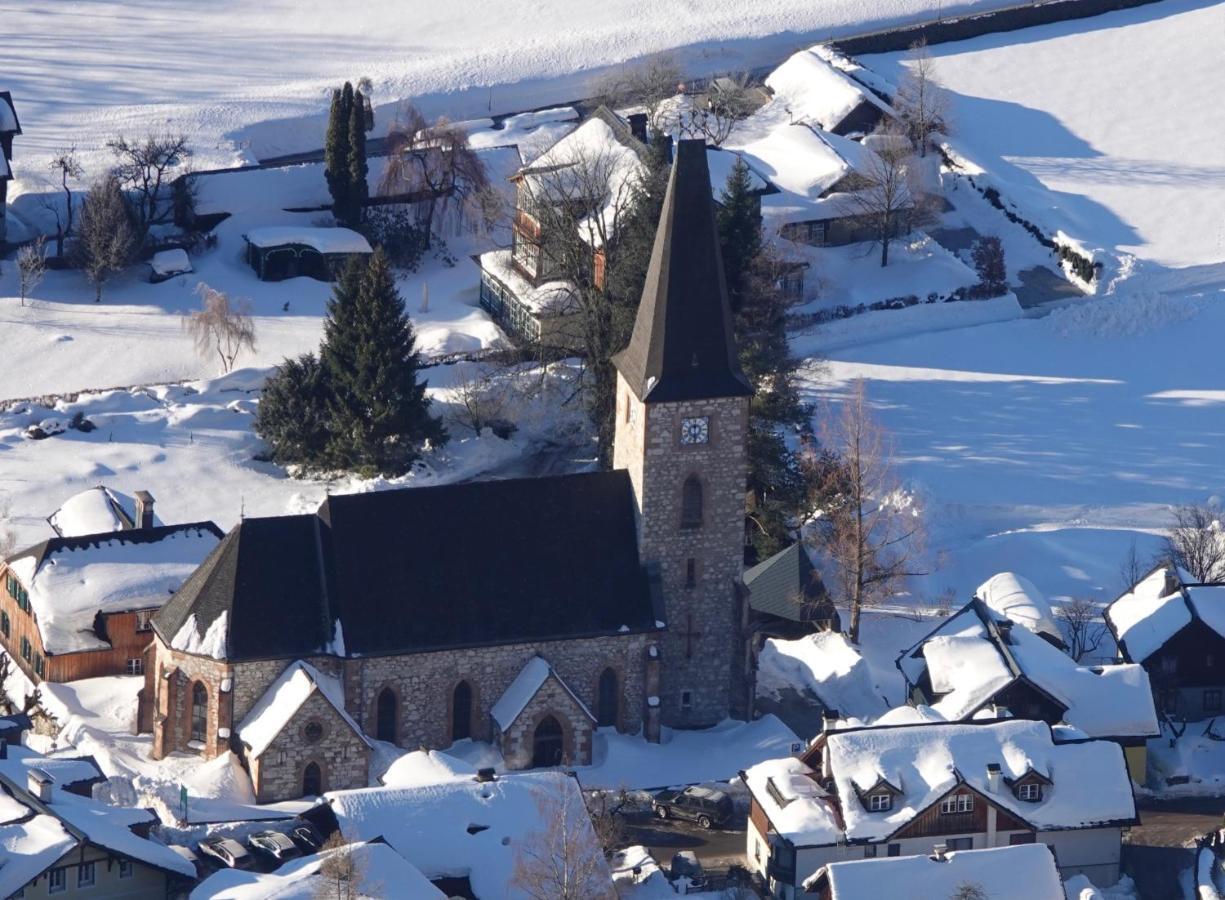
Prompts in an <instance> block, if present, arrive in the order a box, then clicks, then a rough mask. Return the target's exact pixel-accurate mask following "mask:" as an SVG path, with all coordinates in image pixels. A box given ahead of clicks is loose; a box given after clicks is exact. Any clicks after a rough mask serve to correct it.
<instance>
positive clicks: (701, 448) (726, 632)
mask: <svg viewBox="0 0 1225 900" xmlns="http://www.w3.org/2000/svg"><path fill="white" fill-rule="evenodd" d="M700 416H706V417H709V420H710V432H709V440H708V441H707V443H705V444H682V443H681V420H682V419H685V418H691V417H700ZM747 424H748V399H747V398H745V397H727V398H715V399H709V400H695V401H689V402H678V403H650V404H644V403H643V402H642V401H641V400H639V399H638V398H637V397H636V396H635V395H634V393H633V391H631V390H630V388H629V386H628V385H627V384H626V382H625V380H624V378H623V377H621V376H620V375H618V378H617V433H616V445H615V448H614V455H613V466H614V467H615V468H624V469H628V470H629V473H630V480H631V481H632V483H633V485H634V494H635V497H636V499H637V502H638V516H639V521H638V543H639V552H640V554H641V557H642V561H643V563H644V564H648V565H650V564H655V565H657V566H658V570H659V575H660V583H661V588H662V592H663V597H664V603H665V607H666V609H667V616H668V629H667V632H666V634H665V635H663V636H662V637H661V640H660V651H661V655H662V659H661V682H662V683H661V696H660V703H661V712H662V718H663V722H664V724H665V725H671V726H674V727H681V728H698V727H704V726H708V725H713V724H715V723H716V722H718V721H719V720H721V719H723V718H725V717H726V716H728V715H729V713H731V712H733V711H741V710H743V709H744V708H745V701H744V698H742V697H739V696H736V697H733V696H732V690H733V685H736V686H738V688H739V690H738V691H737V692H738V693H739V692H740V691H742V690H743V687H742V686H743V685H744V683H745V678H744V673H745V666H746V662H745V642H744V636H743V635H742V633H741V631H742V622H743V608H742V607H743V605H744V603H743V598H742V596H741V593H740V590H739V584H740V578H741V575H742V573H743V568H744V562H743V561H744V496H745V485H746V480H747V453H746V440H747ZM690 475H696V476H697V477H698V479H699V480H700V482H701V485H702V521H701V524H700V526H698V527H691V528H685V527H682V524H681V496H682V486H683V485H684V483H685V480H686V479H687V478H688V477H689V476H690ZM690 560H692V561H693V567H694V576H695V577H694V580H693V584H692V585H690V584H689V563H690Z"/></svg>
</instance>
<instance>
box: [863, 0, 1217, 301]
mask: <svg viewBox="0 0 1225 900" xmlns="http://www.w3.org/2000/svg"><path fill="white" fill-rule="evenodd" d="M931 52H932V55H933V57H934V58H935V63H936V70H937V73H938V77H939V79H940V80H941V81H942V82H943V83H944V84H945V85H947V87H948V88H949V90H950V92H951V94H952V114H953V135H952V138H951V142H952V145H953V147H954V148H956V150H957V151H958V152H959V153H960V154H961V155H963V156H965V157H967V158H968V159H969V160H971V161H972V162H973V163H975V164H977V165H978V166H980V167H982V168H983V169H985V170H987V172H988V175H987V180H988V181H989V182H992V183H996V184H998V185H1000V187H1001V190H1002V192H1003V193H1004V194H1005V195H1006V196H1008V197H1009V198H1010V199H1011V200H1013V201H1014V202H1015V203H1016V204H1018V205H1019V206H1020V207H1021V208H1022V211H1023V212H1024V213H1025V214H1026V215H1027V216H1029V217H1030V218H1031V219H1033V220H1035V221H1037V222H1038V223H1040V224H1041V225H1043V226H1044V227H1047V228H1049V229H1051V230H1052V231H1054V230H1062V231H1063V232H1065V233H1066V234H1067V235H1068V236H1070V237H1071V238H1072V239H1074V240H1075V241H1079V242H1081V243H1082V244H1083V245H1084V246H1085V247H1086V248H1087V249H1090V250H1093V249H1098V248H1101V249H1104V250H1106V251H1107V252H1108V253H1112V254H1132V255H1135V256H1137V257H1139V258H1140V259H1142V260H1146V261H1154V262H1157V263H1160V264H1162V265H1168V266H1178V267H1185V266H1203V265H1209V264H1218V263H1221V262H1223V261H1225V225H1222V222H1221V216H1220V209H1221V206H1222V203H1225V143H1223V142H1222V141H1221V139H1220V137H1221V135H1222V134H1225V110H1223V109H1222V107H1221V104H1220V102H1219V98H1218V93H1219V91H1218V88H1219V85H1220V72H1219V65H1220V60H1221V57H1222V54H1225V7H1222V6H1221V5H1220V4H1219V3H1216V2H1214V0H1170V2H1165V3H1160V4H1155V5H1149V6H1144V7H1140V8H1137V9H1132V10H1127V11H1123V12H1116V13H1111V14H1108V15H1103V16H1097V17H1094V18H1090V19H1080V20H1076V21H1072V22H1064V23H1059V24H1054V25H1048V26H1043V27H1039V28H1031V29H1027V30H1025V31H1023V32H1007V33H1002V34H996V35H987V36H984V37H980V38H975V39H972V40H969V41H963V42H959V43H951V44H941V45H938V46H933V47H932V48H931ZM865 62H866V64H867V65H869V66H870V67H872V68H873V69H875V70H877V71H879V72H881V73H882V74H884V75H885V76H886V77H888V78H890V79H892V80H895V81H896V79H897V77H898V75H899V72H900V69H899V66H900V65H901V55H899V54H891V55H888V56H876V57H867V58H866V59H865ZM1217 278H1225V272H1221V273H1218V274H1217Z"/></svg>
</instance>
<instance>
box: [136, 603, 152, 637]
mask: <svg viewBox="0 0 1225 900" xmlns="http://www.w3.org/2000/svg"><path fill="white" fill-rule="evenodd" d="M136 630H137V631H138V632H141V631H152V630H153V610H151V609H142V610H141V611H140V612H138V613H137V614H136Z"/></svg>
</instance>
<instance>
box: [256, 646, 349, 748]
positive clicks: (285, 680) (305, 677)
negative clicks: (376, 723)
mask: <svg viewBox="0 0 1225 900" xmlns="http://www.w3.org/2000/svg"><path fill="white" fill-rule="evenodd" d="M316 691H318V692H319V693H320V694H322V695H323V697H324V699H326V700H327V701H328V703H330V704H331V705H332V706H333V707H335V709H336V712H338V713H339V714H340V716H341V718H343V719H344V720H345V722H346V723H347V724H348V725H349V727H350V728H352V729H353V731H354V732H355V733H356V734H358V735H361V734H362V730H361V728H359V727H358V725H357V723H356V722H354V721H353V719H352V718H351V717H350V716H349V714H348V713H347V712H345V697H344V687H343V686H342V685H341V683H340V680H339V679H337V678H334V677H332V676H331V675H325V674H323V673H322V672H320V671H319V670H318V669H316V668H315V667H314V666H312V665H311V664H310V663H306V662H303V661H302V660H297V661H296V662H293V663H291V664H290V665H289V666H287V667H286V668H285V671H284V672H282V673H281V674H280V675H279V676H277V679H276V681H274V682H272V684H270V685H269V686H268V690H266V691H264V694H263V696H262V697H260V698H259V700H258V701H256V703H255V705H254V706H253V707H251V711H250V712H248V713H247V715H246V718H244V719H243V720H242V724H241V725H239V726H238V736H239V737H240V738H241V739H242V742H243V743H244V744H246V745H247V752H248V754H249V755H250V756H251V757H252V758H254V757H258V756H260V755H261V754H262V753H263V752H264V751H265V750H267V749H268V745H269V744H271V743H272V741H273V740H274V739H275V738H276V736H277V735H278V734H280V733H281V731H282V730H283V729H284V728H285V726H286V725H288V724H289V721H290V720H291V719H292V718H293V717H294V714H295V713H297V711H298V710H299V709H301V708H302V704H303V703H305V702H306V701H307V700H308V699H309V698H310V697H311V695H312V694H314V693H315V692H316ZM362 739H363V740H365V737H364V736H363V737H362Z"/></svg>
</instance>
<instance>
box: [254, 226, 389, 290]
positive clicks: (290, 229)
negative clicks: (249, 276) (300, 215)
mask: <svg viewBox="0 0 1225 900" xmlns="http://www.w3.org/2000/svg"><path fill="white" fill-rule="evenodd" d="M243 238H244V239H245V240H246V242H247V262H248V263H249V264H250V266H251V268H253V269H254V270H255V271H256V272H257V273H258V274H259V278H260V281H283V280H284V279H286V278H297V277H299V276H306V277H308V278H314V279H316V280H318V281H333V280H334V279H335V278H336V277H337V276H338V275H339V274H340V270H341V269H343V268H344V267H345V265H346V264H347V263H348V261H349V260H350V259H352V258H353V257H355V256H369V255H370V254H371V253H373V252H374V251H373V250H372V249H371V247H370V244H369V242H367V240H366V239H365V238H364V237H362V236H361V235H360V234H358V233H357V232H356V231H351V230H350V229H348V228H317V227H313V226H311V227H305V226H296V225H266V226H263V227H260V228H252V229H251V230H250V231H248V232H247V233H246V234H244V235H243Z"/></svg>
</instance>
